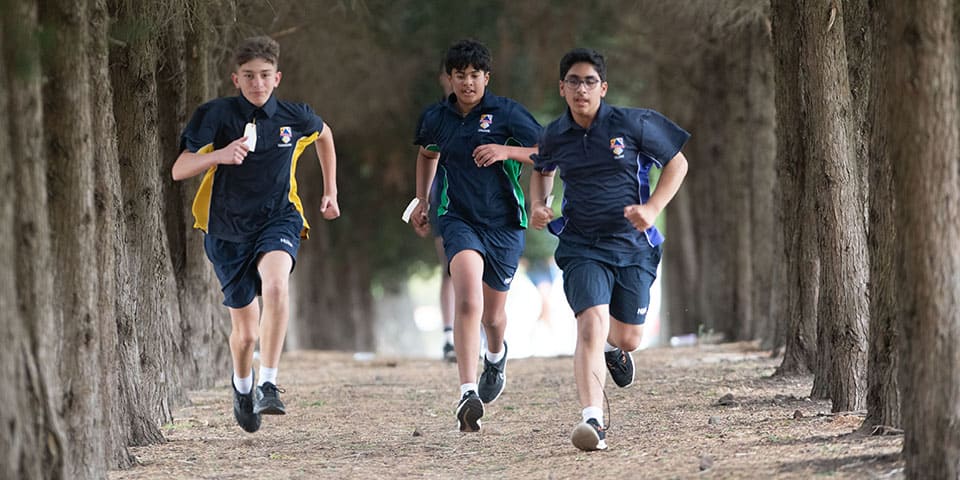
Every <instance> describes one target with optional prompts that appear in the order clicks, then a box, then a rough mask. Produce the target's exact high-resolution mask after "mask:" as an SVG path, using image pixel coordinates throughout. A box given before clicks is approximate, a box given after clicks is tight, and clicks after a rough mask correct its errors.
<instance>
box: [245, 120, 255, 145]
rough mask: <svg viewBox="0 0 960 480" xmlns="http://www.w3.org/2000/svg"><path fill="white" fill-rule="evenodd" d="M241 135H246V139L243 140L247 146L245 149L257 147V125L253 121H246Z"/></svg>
mask: <svg viewBox="0 0 960 480" xmlns="http://www.w3.org/2000/svg"><path fill="white" fill-rule="evenodd" d="M243 136H244V137H247V141H246V142H243V144H244V145H246V146H247V149H248V150H250V151H251V152H252V151H254V150H256V149H257V126H256V125H255V124H253V123H248V124H247V126H246V127H244V128H243Z"/></svg>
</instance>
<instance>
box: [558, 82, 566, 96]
mask: <svg viewBox="0 0 960 480" xmlns="http://www.w3.org/2000/svg"><path fill="white" fill-rule="evenodd" d="M559 88H560V96H561V97H564V98H566V97H567V91H566V90H565V89H564V88H563V80H560V87H559Z"/></svg>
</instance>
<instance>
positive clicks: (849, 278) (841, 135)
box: [801, 2, 869, 411]
mask: <svg viewBox="0 0 960 480" xmlns="http://www.w3.org/2000/svg"><path fill="white" fill-rule="evenodd" d="M815 3H816V2H815ZM817 5H819V4H817ZM801 24H802V25H803V28H804V32H803V33H804V36H803V40H804V42H805V45H806V47H807V48H804V49H803V53H802V56H801V58H802V61H803V62H804V64H805V65H806V66H807V77H806V79H807V82H808V83H806V84H803V85H801V88H803V92H804V98H805V99H806V101H807V102H808V111H809V115H808V116H807V118H808V122H809V123H808V128H809V132H810V137H809V140H810V143H809V146H810V154H811V157H812V158H813V160H814V161H815V162H816V164H817V166H818V169H819V170H820V172H821V174H820V175H819V176H818V177H817V184H818V187H819V188H818V189H817V190H816V192H817V196H818V198H819V199H820V201H819V202H818V207H819V208H818V212H819V218H820V222H819V223H820V226H821V228H820V232H821V235H820V258H821V261H822V262H821V268H822V270H821V275H820V297H819V300H820V302H819V308H818V310H819V315H818V321H819V324H818V332H819V336H818V338H817V341H818V351H819V353H820V354H819V361H818V363H817V371H816V372H815V374H816V377H815V378H814V384H815V386H814V389H815V390H816V388H817V387H816V384H817V383H818V382H819V381H825V382H822V383H821V384H823V385H826V386H827V390H828V391H829V396H830V399H831V400H832V401H833V411H851V410H860V409H862V408H863V407H864V405H865V403H864V402H865V398H866V366H867V344H866V329H867V319H868V318H867V316H868V315H869V305H868V302H867V276H868V272H869V270H868V263H867V258H866V254H867V250H866V230H865V225H864V218H863V203H862V199H863V197H862V196H861V195H860V174H859V172H860V170H859V162H858V160H857V157H856V154H857V148H856V146H857V144H858V142H859V140H858V136H859V129H858V127H859V125H858V124H857V119H856V118H855V117H854V116H853V115H852V113H851V110H852V108H853V105H852V96H851V90H850V82H849V77H848V72H847V68H846V64H847V56H846V49H845V44H844V36H843V35H844V34H843V32H844V15H843V11H842V9H841V8H840V6H839V5H838V4H836V3H834V4H831V5H830V8H818V7H817V6H815V5H804V6H803V7H801Z"/></svg>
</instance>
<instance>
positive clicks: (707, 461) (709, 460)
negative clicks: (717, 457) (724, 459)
mask: <svg viewBox="0 0 960 480" xmlns="http://www.w3.org/2000/svg"><path fill="white" fill-rule="evenodd" d="M712 466H713V457H711V456H710V455H701V456H700V471H701V472H702V471H704V470H709V469H710V467H712Z"/></svg>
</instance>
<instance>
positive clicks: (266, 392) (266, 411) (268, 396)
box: [253, 382, 287, 415]
mask: <svg viewBox="0 0 960 480" xmlns="http://www.w3.org/2000/svg"><path fill="white" fill-rule="evenodd" d="M256 391H257V404H256V406H254V407H253V413H257V414H263V415H285V414H286V413H287V408H286V407H284V406H283V402H281V401H280V394H281V393H283V390H281V389H279V388H277V386H276V385H274V384H272V383H270V382H264V384H263V385H260V386H259V387H257V390H256Z"/></svg>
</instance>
